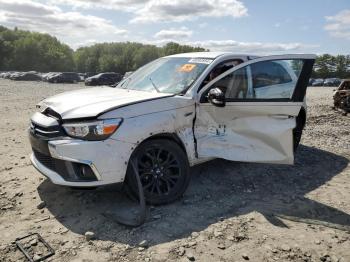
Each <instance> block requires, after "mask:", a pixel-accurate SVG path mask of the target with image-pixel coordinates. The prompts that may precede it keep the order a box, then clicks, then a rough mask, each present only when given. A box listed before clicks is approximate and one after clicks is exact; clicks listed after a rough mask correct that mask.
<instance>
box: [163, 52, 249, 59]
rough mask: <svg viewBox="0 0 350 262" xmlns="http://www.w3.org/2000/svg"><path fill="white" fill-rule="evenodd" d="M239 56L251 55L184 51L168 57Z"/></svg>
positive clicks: (213, 57)
mask: <svg viewBox="0 0 350 262" xmlns="http://www.w3.org/2000/svg"><path fill="white" fill-rule="evenodd" d="M224 55H227V56H237V57H242V56H250V55H247V54H235V53H232V52H193V53H182V54H176V55H170V56H167V57H192V58H212V59H215V58H217V57H219V56H224Z"/></svg>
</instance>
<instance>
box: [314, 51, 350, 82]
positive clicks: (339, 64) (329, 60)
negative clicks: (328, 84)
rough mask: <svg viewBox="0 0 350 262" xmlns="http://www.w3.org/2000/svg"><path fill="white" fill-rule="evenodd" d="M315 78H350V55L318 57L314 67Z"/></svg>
mask: <svg viewBox="0 0 350 262" xmlns="http://www.w3.org/2000/svg"><path fill="white" fill-rule="evenodd" d="M312 77H314V78H332V77H337V78H341V79H343V78H350V55H347V56H345V55H337V56H332V55H329V54H324V55H321V56H318V57H317V59H316V62H315V65H314V70H313V74H312Z"/></svg>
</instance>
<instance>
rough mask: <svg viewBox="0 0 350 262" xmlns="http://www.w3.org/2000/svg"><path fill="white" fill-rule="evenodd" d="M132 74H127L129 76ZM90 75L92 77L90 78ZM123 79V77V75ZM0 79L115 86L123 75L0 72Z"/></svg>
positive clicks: (111, 73)
mask: <svg viewBox="0 0 350 262" xmlns="http://www.w3.org/2000/svg"><path fill="white" fill-rule="evenodd" d="M131 73H132V72H127V74H128V75H130V74H131ZM91 75H92V76H91ZM124 77H125V75H124ZM0 78H6V79H11V80H18V81H44V82H49V83H77V82H81V81H85V85H87V86H99V85H110V86H113V85H114V86H115V85H116V84H118V83H119V82H120V81H121V80H122V79H123V75H122V74H119V73H114V72H107V73H100V74H97V75H93V74H91V73H75V72H49V73H39V72H36V71H30V72H17V71H10V72H0Z"/></svg>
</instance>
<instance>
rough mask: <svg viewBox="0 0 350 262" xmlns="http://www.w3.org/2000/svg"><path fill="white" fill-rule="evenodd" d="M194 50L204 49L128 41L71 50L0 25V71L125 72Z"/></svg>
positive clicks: (51, 39)
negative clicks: (162, 57)
mask: <svg viewBox="0 0 350 262" xmlns="http://www.w3.org/2000/svg"><path fill="white" fill-rule="evenodd" d="M197 51H205V49H203V48H200V47H191V46H187V45H179V44H177V43H168V44H167V45H165V46H163V47H157V46H155V45H145V44H141V43H131V42H126V43H102V44H96V45H93V46H90V47H82V48H79V49H78V50H76V51H74V50H72V49H71V48H70V47H69V46H68V45H66V44H63V43H61V42H60V41H58V40H57V38H56V37H53V36H50V35H48V34H41V33H36V32H29V31H23V30H18V29H17V28H15V29H14V30H10V29H8V28H6V27H3V26H0V71H31V70H34V71H39V72H51V71H58V72H60V71H61V72H68V71H76V72H91V73H98V72H107V71H111V72H119V73H125V72H127V71H133V70H136V69H137V68H139V67H140V66H142V65H144V64H146V63H148V62H150V61H152V60H154V59H156V58H158V57H161V56H165V55H172V54H177V53H185V52H197Z"/></svg>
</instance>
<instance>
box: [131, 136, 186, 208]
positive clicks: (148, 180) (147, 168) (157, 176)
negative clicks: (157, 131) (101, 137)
mask: <svg viewBox="0 0 350 262" xmlns="http://www.w3.org/2000/svg"><path fill="white" fill-rule="evenodd" d="M132 158H133V159H134V160H135V162H136V163H137V168H138V172H139V176H140V179H141V184H142V186H143V190H144V194H145V198H146V201H147V202H148V203H149V204H153V205H160V204H166V203H170V202H173V201H175V200H176V199H178V198H179V197H181V196H182V194H183V193H184V192H185V190H186V188H187V186H188V183H189V178H190V177H189V164H188V160H187V155H186V153H185V152H184V150H183V149H182V148H181V147H180V146H179V145H178V144H177V143H175V142H173V141H170V140H166V139H154V140H149V141H146V142H144V143H142V144H141V145H140V146H139V147H138V148H137V149H136V150H135V152H134V153H133V155H132ZM131 172H133V171H132V168H131V167H130V164H129V167H128V171H127V181H126V182H127V184H128V185H129V186H130V189H131V191H132V193H133V194H134V195H137V192H138V190H137V183H136V181H135V177H134V174H132V173H131Z"/></svg>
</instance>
